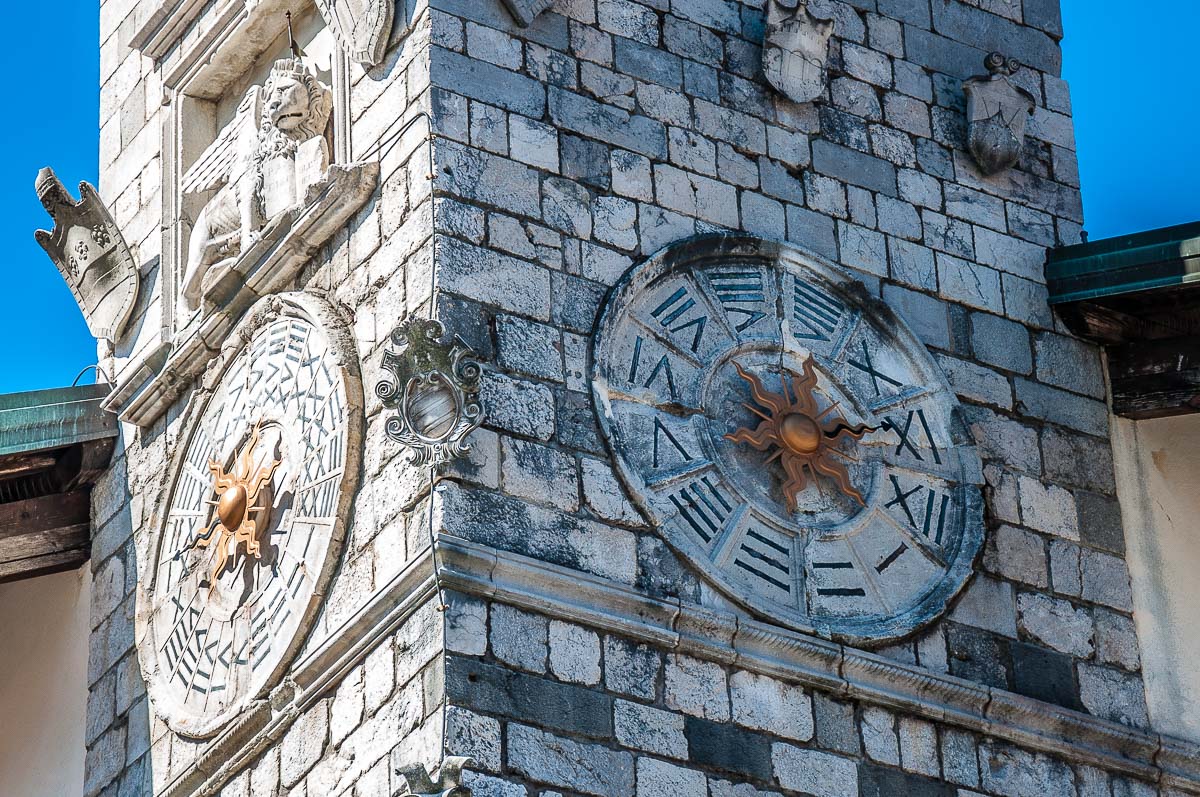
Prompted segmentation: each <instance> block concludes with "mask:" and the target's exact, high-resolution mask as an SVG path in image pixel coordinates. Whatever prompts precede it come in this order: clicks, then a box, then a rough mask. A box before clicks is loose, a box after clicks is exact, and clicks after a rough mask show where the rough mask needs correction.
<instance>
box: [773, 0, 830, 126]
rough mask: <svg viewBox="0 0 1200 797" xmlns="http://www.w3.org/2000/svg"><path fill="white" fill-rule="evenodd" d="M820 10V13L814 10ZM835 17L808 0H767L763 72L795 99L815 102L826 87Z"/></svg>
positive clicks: (796, 100) (775, 85)
mask: <svg viewBox="0 0 1200 797" xmlns="http://www.w3.org/2000/svg"><path fill="white" fill-rule="evenodd" d="M814 12H816V13H814ZM831 35H833V18H832V17H831V16H828V15H827V13H826V12H824V11H817V10H816V8H815V7H813V4H811V3H809V2H808V0H767V30H766V37H765V39H764V41H763V73H764V75H765V76H766V78H767V82H768V83H770V84H771V85H772V86H774V87H775V88H776V89H777V90H778V91H780V92H781V93H783V94H784V95H786V96H787V97H788V98H789V99H791V100H794V101H795V102H812V101H813V100H815V99H816V98H817V97H820V96H821V95H822V94H823V93H824V91H825V82H826V68H827V66H828V63H829V37H830V36H831Z"/></svg>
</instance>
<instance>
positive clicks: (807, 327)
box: [792, 280, 846, 341]
mask: <svg viewBox="0 0 1200 797" xmlns="http://www.w3.org/2000/svg"><path fill="white" fill-rule="evenodd" d="M792 299H793V301H792V321H793V322H794V327H793V330H792V337H794V338H796V339H798V340H826V341H827V340H829V339H830V336H831V335H832V334H833V331H834V330H835V329H837V326H838V324H840V323H841V321H842V316H843V315H844V314H845V312H846V305H844V304H843V303H842V301H841V300H840V299H838V298H837V297H836V296H833V295H831V294H829V293H826V292H825V291H823V290H821V289H820V288H817V287H814V286H812V285H809V284H808V283H807V282H801V281H800V280H796V286H795V289H794V290H793V291H792Z"/></svg>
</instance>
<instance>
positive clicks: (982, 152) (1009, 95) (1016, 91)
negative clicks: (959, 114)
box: [963, 53, 1037, 175]
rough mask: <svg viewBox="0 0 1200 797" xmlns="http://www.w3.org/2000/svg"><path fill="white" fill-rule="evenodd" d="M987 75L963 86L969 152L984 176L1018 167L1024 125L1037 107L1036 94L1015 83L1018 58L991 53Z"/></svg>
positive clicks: (985, 60)
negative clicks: (965, 99) (1012, 78)
mask: <svg viewBox="0 0 1200 797" xmlns="http://www.w3.org/2000/svg"><path fill="white" fill-rule="evenodd" d="M983 65H984V67H985V68H986V69H987V71H988V74H986V75H979V76H976V77H973V78H970V79H969V80H967V81H965V82H964V83H963V91H964V92H965V93H966V95H967V149H969V150H970V151H971V156H972V157H974V158H975V162H976V163H977V164H978V165H979V170H980V171H981V172H983V173H984V174H985V175H992V174H996V173H997V172H1002V171H1004V170H1005V169H1007V168H1009V167H1011V166H1013V165H1015V164H1016V162H1017V161H1018V160H1020V158H1021V150H1022V149H1023V148H1024V146H1025V124H1026V122H1028V121H1029V116H1030V115H1031V114H1032V113H1033V109H1034V107H1035V106H1036V105H1037V102H1036V100H1034V98H1033V95H1032V94H1030V93H1029V92H1028V91H1026V90H1025V89H1023V88H1021V87H1020V86H1018V85H1016V84H1015V83H1013V82H1012V80H1011V77H1012V75H1013V74H1014V73H1015V72H1016V71H1017V70H1018V69H1020V68H1021V63H1020V62H1019V61H1017V60H1016V59H1015V58H1005V57H1004V55H1003V54H1002V53H990V54H988V56H987V58H985V59H984V61H983Z"/></svg>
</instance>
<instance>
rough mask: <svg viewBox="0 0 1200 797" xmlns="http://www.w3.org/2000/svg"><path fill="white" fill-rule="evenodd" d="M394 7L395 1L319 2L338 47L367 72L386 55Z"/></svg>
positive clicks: (335, 0) (327, 0)
mask: <svg viewBox="0 0 1200 797" xmlns="http://www.w3.org/2000/svg"><path fill="white" fill-rule="evenodd" d="M395 6H396V4H395V2H393V0H317V7H318V8H319V9H320V10H321V16H323V17H324V18H325V21H326V22H327V23H328V24H329V27H330V29H331V30H333V35H334V36H336V37H337V40H338V43H339V44H341V46H342V48H343V49H344V50H345V51H346V54H347V55H348V56H350V58H351V59H352V60H354V61H357V62H358V63H360V64H362V65H363V67H365V68H370V67H372V66H375V65H376V64H378V63H379V62H380V61H382V60H383V55H384V53H385V52H387V45H388V34H390V33H391V31H392V17H393V16H394V15H395Z"/></svg>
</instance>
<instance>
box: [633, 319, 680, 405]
mask: <svg viewBox="0 0 1200 797" xmlns="http://www.w3.org/2000/svg"><path fill="white" fill-rule="evenodd" d="M643 343H644V341H643V340H642V336H641V335H638V336H637V339H636V340H634V342H633V360H632V362H630V363H629V384H631V385H636V384H637V382H638V371H639V370H640V368H641V360H642V344H643ZM660 377H661V378H662V379H665V380H666V382H667V392H668V393H669V394H670V396H671V401H679V394H678V393H677V392H676V390H675V373H674V372H673V371H672V370H671V361H670V360H669V359H667V355H665V354H664V355H663V356H662V357H660V358H658V363H657V364H655V366H654V368H652V369H651V370H650V376H648V377H646V382H645V384H643V385H642V387H644V388H649V387H650V386H651V385H653V384H654V382H655V380H657V379H659V378H660Z"/></svg>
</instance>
